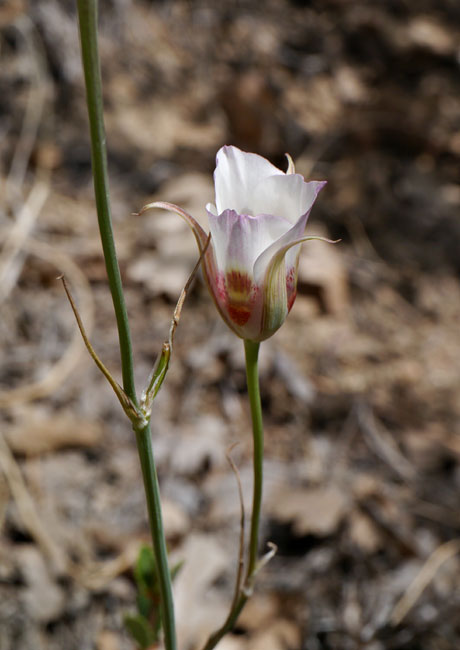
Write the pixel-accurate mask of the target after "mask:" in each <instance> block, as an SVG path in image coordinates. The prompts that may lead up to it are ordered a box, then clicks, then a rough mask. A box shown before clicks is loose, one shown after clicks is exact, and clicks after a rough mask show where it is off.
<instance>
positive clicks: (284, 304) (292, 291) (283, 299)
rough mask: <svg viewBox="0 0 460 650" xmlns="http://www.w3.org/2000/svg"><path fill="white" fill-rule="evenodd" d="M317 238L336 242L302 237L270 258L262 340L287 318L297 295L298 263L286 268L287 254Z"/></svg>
mask: <svg viewBox="0 0 460 650" xmlns="http://www.w3.org/2000/svg"><path fill="white" fill-rule="evenodd" d="M313 239H317V240H319V241H323V242H327V243H328V244H335V243H336V241H332V240H330V239H326V238H324V237H313V236H312V237H301V238H300V239H297V240H294V241H291V242H290V243H289V244H286V245H285V246H283V247H282V248H280V249H279V250H278V251H277V252H276V253H275V255H274V256H273V257H272V259H271V260H270V262H269V264H268V266H267V269H266V272H265V279H264V284H263V296H264V297H263V305H264V307H263V314H262V326H261V338H259V340H260V341H262V340H264V339H266V338H269V337H270V336H272V334H274V333H275V332H276V330H277V329H279V328H280V327H281V325H282V324H283V323H284V321H285V320H286V316H287V315H288V313H289V312H290V310H291V307H292V305H293V304H294V300H295V297H296V285H297V265H296V266H295V267H288V268H286V260H285V258H286V254H287V253H288V252H289V250H291V249H292V248H293V247H296V246H298V245H300V244H302V242H305V241H310V240H313Z"/></svg>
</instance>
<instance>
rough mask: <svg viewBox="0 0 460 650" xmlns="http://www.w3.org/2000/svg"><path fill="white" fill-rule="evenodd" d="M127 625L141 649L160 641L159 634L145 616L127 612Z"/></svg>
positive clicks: (144, 649) (125, 620)
mask: <svg viewBox="0 0 460 650" xmlns="http://www.w3.org/2000/svg"><path fill="white" fill-rule="evenodd" d="M124 623H125V627H126V629H127V630H128V633H129V634H130V635H131V636H132V638H133V639H134V641H136V643H137V644H138V646H139V648H141V650H147V648H149V647H150V646H152V645H153V644H154V643H156V642H157V641H158V635H157V634H155V631H154V629H153V628H152V626H151V625H150V623H149V622H148V620H147V619H146V618H144V616H142V615H140V614H138V615H137V616H133V615H131V614H127V615H126V616H125V618H124Z"/></svg>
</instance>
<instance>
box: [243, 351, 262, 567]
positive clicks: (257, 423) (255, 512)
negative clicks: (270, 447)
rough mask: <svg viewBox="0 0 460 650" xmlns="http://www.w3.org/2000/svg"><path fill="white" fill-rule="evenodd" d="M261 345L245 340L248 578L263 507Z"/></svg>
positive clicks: (255, 549)
mask: <svg viewBox="0 0 460 650" xmlns="http://www.w3.org/2000/svg"><path fill="white" fill-rule="evenodd" d="M259 347H260V344H259V343H254V342H253V341H245V342H244V351H245V354H246V380H247V385H248V395H249V404H250V406H251V416H252V436H253V440H254V453H253V465H254V487H253V495H252V516H251V535H250V538H249V560H248V568H247V574H246V575H247V579H246V580H250V579H251V578H252V576H253V574H254V571H255V570H256V566H257V551H258V548H259V524H260V511H261V508H262V485H263V460H264V428H263V422H262V404H261V401H260V390H259V366H258V358H259Z"/></svg>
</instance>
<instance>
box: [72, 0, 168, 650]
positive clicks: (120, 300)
mask: <svg viewBox="0 0 460 650" xmlns="http://www.w3.org/2000/svg"><path fill="white" fill-rule="evenodd" d="M77 7H78V19H79V28H80V41H81V51H82V60H83V69H84V74H85V84H86V98H87V104H88V115H89V124H90V134H91V158H92V166H93V178H94V192H95V195H96V207H97V217H98V222H99V231H100V235H101V241H102V248H103V252H104V259H105V265H106V269H107V276H108V280H109V286H110V293H111V294H112V301H113V305H114V309H115V316H116V320H117V327H118V338H119V345H120V355H121V365H122V376H123V388H124V390H125V392H126V394H127V395H128V397H129V398H130V399H131V400H132V402H133V403H134V404H135V406H138V400H137V396H136V389H135V385H134V371H133V354H132V344H131V335H130V331H129V323H128V315H127V311H126V304H125V300H124V295H123V287H122V283H121V275H120V268H119V265H118V259H117V254H116V249H115V240H114V237H113V230H112V219H111V214H110V202H109V183H108V172H107V149H106V140H105V129H104V117H103V102H102V82H101V71H100V62H99V51H98V40H97V17H98V2H97V0H77ZM134 430H135V434H136V442H137V448H138V452H139V459H140V464H141V468H142V476H143V480H144V488H145V495H146V500H147V509H148V514H149V522H150V530H151V534H152V542H153V549H154V553H155V559H156V563H157V569H158V578H159V583H160V596H161V615H162V622H163V630H164V637H165V647H166V650H176V647H177V643H176V631H175V624H174V606H173V599H172V589H171V575H170V572H169V566H168V557H167V551H166V541H165V535H164V528H163V522H162V516H161V502H160V491H159V485H158V477H157V472H156V468H155V461H154V457H153V449H152V438H151V432H150V425H149V424H147V425H143V426H135V427H134Z"/></svg>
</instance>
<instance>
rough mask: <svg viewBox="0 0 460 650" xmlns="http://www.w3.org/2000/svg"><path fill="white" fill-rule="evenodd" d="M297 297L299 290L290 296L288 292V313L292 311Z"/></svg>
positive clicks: (295, 290)
mask: <svg viewBox="0 0 460 650" xmlns="http://www.w3.org/2000/svg"><path fill="white" fill-rule="evenodd" d="M296 296H297V289H294V291H293V292H292V293H291V294H289V291H288V313H289V312H290V311H291V309H292V305H293V304H294V302H295V299H296Z"/></svg>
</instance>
